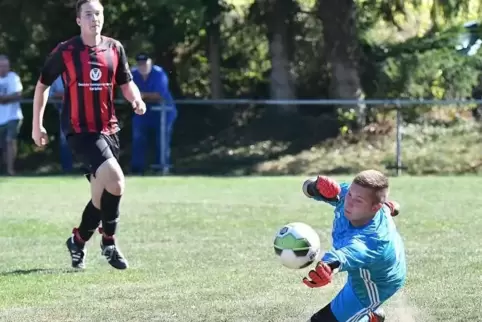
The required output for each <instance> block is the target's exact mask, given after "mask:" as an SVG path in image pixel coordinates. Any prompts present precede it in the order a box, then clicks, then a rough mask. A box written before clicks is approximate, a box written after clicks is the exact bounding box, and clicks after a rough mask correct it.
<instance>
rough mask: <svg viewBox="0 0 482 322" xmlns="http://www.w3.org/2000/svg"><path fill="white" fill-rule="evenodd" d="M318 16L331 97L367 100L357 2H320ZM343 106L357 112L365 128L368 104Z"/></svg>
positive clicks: (359, 121)
mask: <svg viewBox="0 0 482 322" xmlns="http://www.w3.org/2000/svg"><path fill="white" fill-rule="evenodd" d="M318 17H319V18H320V20H321V21H322V23H323V37H324V49H325V54H326V57H327V60H328V64H329V66H330V71H331V84H330V92H331V98H333V99H363V98H364V93H363V90H362V87H361V81H360V75H359V66H358V62H359V53H358V37H357V29H356V4H355V2H354V1H353V0H337V1H333V0H318ZM342 107H343V108H344V109H351V108H353V109H354V110H355V112H356V116H357V117H356V124H355V126H356V127H358V128H361V127H363V126H364V125H365V122H366V106H365V104H357V105H349V106H342Z"/></svg>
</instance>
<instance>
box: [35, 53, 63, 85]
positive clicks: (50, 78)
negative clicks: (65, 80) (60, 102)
mask: <svg viewBox="0 0 482 322" xmlns="http://www.w3.org/2000/svg"><path fill="white" fill-rule="evenodd" d="M59 47H60V45H58V46H57V47H56V48H55V49H54V50H53V51H52V52H51V53H50V54H49V55H48V56H47V59H46V60H45V63H44V66H43V67H42V71H41V73H40V79H39V81H40V82H41V83H42V84H44V85H46V86H50V85H52V83H53V82H54V81H55V80H56V79H57V77H59V76H60V75H61V74H62V73H63V72H64V70H65V64H64V60H63V58H62V51H61V50H60V49H59Z"/></svg>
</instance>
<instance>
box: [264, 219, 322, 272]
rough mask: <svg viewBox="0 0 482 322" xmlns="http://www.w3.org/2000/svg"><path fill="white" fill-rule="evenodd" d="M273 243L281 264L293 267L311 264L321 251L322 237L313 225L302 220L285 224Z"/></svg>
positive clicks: (298, 267) (299, 267)
mask: <svg viewBox="0 0 482 322" xmlns="http://www.w3.org/2000/svg"><path fill="white" fill-rule="evenodd" d="M273 244H274V245H273V246H274V251H275V253H276V255H278V258H279V260H280V261H281V264H283V266H285V267H288V268H291V269H301V268H305V267H308V266H310V265H311V264H312V263H313V262H314V261H315V260H316V258H317V257H318V255H319V254H320V252H321V248H320V237H319V236H318V234H317V233H316V231H315V230H314V229H313V228H311V226H309V225H307V224H304V223H301V222H294V223H289V224H287V225H285V226H283V227H282V228H281V229H280V230H278V233H277V234H276V236H275V238H274V243H273Z"/></svg>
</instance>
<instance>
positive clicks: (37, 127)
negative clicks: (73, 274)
mask: <svg viewBox="0 0 482 322" xmlns="http://www.w3.org/2000/svg"><path fill="white" fill-rule="evenodd" d="M76 12H77V19H76V20H77V24H78V25H79V26H80V35H78V36H76V37H73V38H71V39H69V40H67V41H64V42H62V43H60V44H58V45H57V47H56V48H55V49H54V50H53V51H52V52H51V53H50V55H49V56H48V58H47V60H46V62H45V65H44V67H43V69H42V72H41V75H40V78H39V80H38V82H37V85H36V88H35V95H34V103H33V109H34V111H33V124H32V138H33V140H34V141H35V143H36V144H37V145H38V146H45V145H46V144H47V132H46V130H45V128H44V127H43V115H44V110H45V105H46V103H47V99H48V95H49V87H50V85H51V84H52V83H53V81H54V80H55V79H56V78H57V77H58V76H61V77H62V81H63V84H64V88H65V96H64V107H63V109H62V112H61V124H62V129H63V130H64V132H65V133H66V136H67V140H68V143H69V146H70V148H71V150H72V152H73V154H74V156H75V157H76V158H77V159H78V160H79V161H81V162H82V163H83V164H84V165H85V167H86V168H87V169H88V173H87V174H86V175H87V179H88V180H89V181H90V186H91V200H90V201H89V202H88V204H87V206H86V207H85V209H84V211H83V214H82V219H81V222H80V225H79V226H78V227H75V228H74V229H73V232H72V237H70V238H68V240H67V242H66V244H67V247H68V250H69V252H70V255H71V258H72V266H73V267H74V268H84V267H85V255H86V249H85V248H84V247H85V243H86V242H87V241H88V240H89V239H90V238H91V237H92V235H93V234H94V232H95V231H96V229H97V227H98V226H99V225H100V224H102V241H101V244H100V246H101V254H102V255H103V256H105V257H106V258H107V260H108V262H109V264H110V265H112V266H113V267H115V268H117V269H125V268H127V267H128V262H127V260H126V259H125V257H124V255H123V254H122V253H121V251H120V250H119V248H118V246H117V245H116V240H115V238H114V236H115V233H116V228H117V222H118V220H119V204H120V200H121V196H122V194H123V192H124V174H123V172H122V169H121V167H120V165H119V163H118V158H119V137H118V134H117V132H118V131H119V125H118V121H117V118H116V115H115V109H114V86H115V85H118V86H120V88H121V91H122V94H123V96H124V97H125V98H126V99H127V100H128V101H129V102H130V103H131V104H132V108H133V109H134V111H135V112H136V113H137V114H144V113H145V111H146V105H145V103H144V102H143V100H142V98H141V94H140V92H139V89H138V88H137V86H136V85H135V84H134V82H133V81H132V75H131V73H130V69H129V65H128V63H127V57H126V54H125V51H124V47H123V46H122V44H121V43H120V42H119V41H117V40H115V39H112V38H108V37H105V36H102V35H101V31H102V27H103V24H104V13H103V6H102V4H101V3H100V1H99V0H79V1H77V4H76Z"/></svg>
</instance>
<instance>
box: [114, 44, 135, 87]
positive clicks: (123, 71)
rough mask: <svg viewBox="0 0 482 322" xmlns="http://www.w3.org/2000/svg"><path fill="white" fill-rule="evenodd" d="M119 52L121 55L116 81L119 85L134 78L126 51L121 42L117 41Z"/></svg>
mask: <svg viewBox="0 0 482 322" xmlns="http://www.w3.org/2000/svg"><path fill="white" fill-rule="evenodd" d="M117 53H118V55H119V62H118V64H117V69H116V73H115V82H116V84H117V85H124V84H127V83H129V82H130V81H131V80H132V73H131V70H130V68H129V62H128V61H127V55H126V51H125V49H124V46H122V44H121V43H117Z"/></svg>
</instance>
